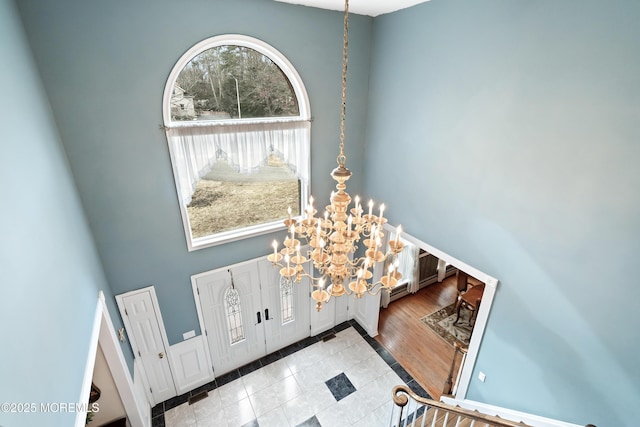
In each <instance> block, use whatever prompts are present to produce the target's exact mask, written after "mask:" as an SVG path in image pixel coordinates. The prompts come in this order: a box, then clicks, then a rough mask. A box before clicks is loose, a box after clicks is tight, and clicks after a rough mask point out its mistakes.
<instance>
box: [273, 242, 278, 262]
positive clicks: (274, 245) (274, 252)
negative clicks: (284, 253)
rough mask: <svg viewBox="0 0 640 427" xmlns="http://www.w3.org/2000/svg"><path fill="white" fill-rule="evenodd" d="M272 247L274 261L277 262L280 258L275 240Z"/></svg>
mask: <svg viewBox="0 0 640 427" xmlns="http://www.w3.org/2000/svg"><path fill="white" fill-rule="evenodd" d="M272 246H273V259H274V261H276V260H277V258H278V242H277V241H275V240H274V241H273V244H272Z"/></svg>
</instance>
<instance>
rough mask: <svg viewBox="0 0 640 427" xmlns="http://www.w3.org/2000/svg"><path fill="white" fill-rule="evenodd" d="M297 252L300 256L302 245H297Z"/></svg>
mask: <svg viewBox="0 0 640 427" xmlns="http://www.w3.org/2000/svg"><path fill="white" fill-rule="evenodd" d="M296 252H297V253H298V257H299V256H300V245H297V246H296Z"/></svg>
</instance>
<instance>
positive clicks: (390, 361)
mask: <svg viewBox="0 0 640 427" xmlns="http://www.w3.org/2000/svg"><path fill="white" fill-rule="evenodd" d="M349 328H354V329H355V330H356V331H358V333H359V334H360V336H362V338H364V340H365V341H366V342H367V343H369V345H370V346H371V348H373V349H374V350H375V351H376V352H377V353H378V355H379V356H380V357H381V358H382V360H384V361H385V362H386V363H387V365H389V366H390V367H391V369H393V371H394V372H395V373H396V374H398V376H399V377H400V379H402V381H404V382H405V383H406V384H407V385H408V386H409V388H411V389H412V390H413V391H414V392H416V393H418V394H419V395H420V396H425V397H427V398H429V399H431V396H429V394H428V393H427V392H426V391H424V389H423V388H422V387H421V386H420V384H418V382H417V381H416V380H415V379H414V378H413V377H412V376H411V375H409V373H408V372H407V371H406V370H405V369H404V368H403V367H402V366H400V363H398V362H397V361H396V359H395V358H394V357H393V356H392V355H391V353H389V352H388V351H387V349H385V348H384V347H383V346H382V345H381V344H380V343H379V342H378V341H376V340H375V338H372V337H370V336H369V335H368V334H367V332H366V331H365V330H364V328H363V327H362V326H360V324H359V323H358V322H356V321H355V320H353V319H352V320H347V321H346V322H342V323H340V324H339V325H336V326H334V327H333V328H331V329H329V330H327V331H324V332H321V333H320V334H318V335H315V336H312V337H308V338H305V339H303V340H301V341H298V342H296V343H293V344H291V345H288V346H287V347H285V348H282V349H280V350H278V351H275V352H273V353H271V354H268V355H266V356H264V357H262V358H260V359H258V360H256V361H254V362H251V363H248V364H246V365H244V366H241V367H239V368H238V369H234V370H233V371H231V372H227V373H226V374H224V375H221V376H219V377H217V378H216V379H214V380H213V381H211V382H210V383H207V384H205V385H202V386H200V387H198V388H196V389H194V390H191V391H190V392H187V393H184V394H181V395H180V396H176V397H172V398H171V399H169V400H165V401H164V402H162V403H159V404H157V405H156V406H154V407H153V408H152V409H151V426H152V427H165V423H164V413H165V412H166V411H168V410H169V409H173V408H175V407H176V406H179V405H182V404H183V403H186V402H188V401H189V399H190V398H191V397H192V396H195V395H197V394H199V393H202V392H203V391H212V390H215V389H216V388H218V387H222V386H223V385H225V384H228V383H230V382H231V381H234V380H237V379H238V378H240V377H242V376H244V375H247V374H249V373H251V372H254V371H256V370H258V369H261V368H264V367H265V366H267V365H269V364H271V363H273V362H276V361H278V360H280V359H283V358H285V357H286V356H289V355H290V354H293V353H295V352H297V351H300V350H302V349H305V348H307V347H309V346H311V345H313V344H315V343H317V342H319V341H321V340H322V337H324V336H326V335H330V334H337V333H338V332H341V331H344V330H345V329H349Z"/></svg>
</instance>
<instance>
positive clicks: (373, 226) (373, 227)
mask: <svg viewBox="0 0 640 427" xmlns="http://www.w3.org/2000/svg"><path fill="white" fill-rule="evenodd" d="M376 234H377V231H376V225H375V224H373V225H372V226H371V237H370V239H369V240H370V241H371V244H373V239H375V235H376Z"/></svg>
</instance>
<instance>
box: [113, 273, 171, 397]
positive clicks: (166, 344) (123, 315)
mask: <svg viewBox="0 0 640 427" xmlns="http://www.w3.org/2000/svg"><path fill="white" fill-rule="evenodd" d="M144 292H149V296H150V297H151V304H152V305H153V310H154V312H155V315H156V320H157V321H158V328H159V329H160V337H161V339H162V345H163V346H164V349H165V351H164V354H165V357H166V358H167V360H168V362H169V363H168V365H169V371H170V372H171V382H172V383H173V389H174V390H175V393H176V394H175V395H177V393H178V391H177V390H178V387H177V386H176V381H175V378H174V375H173V370H172V369H171V366H172V364H173V360H172V358H171V351H169V350H170V345H169V339H168V338H167V331H166V330H165V328H164V320H163V319H162V312H161V311H160V304H159V303H158V297H157V295H156V288H155V287H154V286H153V285H151V286H147V287H146V288H140V289H136V290H133V291H129V292H125V293H124V294H120V295H116V303H117V305H118V310H120V317H121V318H122V322H123V324H124V328H125V330H126V331H127V336H128V337H129V344H130V345H131V351H133V357H134V365H136V364H137V365H138V367H139V368H140V369H141V371H142V376H143V382H144V384H145V388H144V391H145V395H146V396H147V400H148V401H149V402H150V403H151V405H157V404H158V403H160V402H156V400H155V397H154V396H153V394H152V393H150V392H149V387H150V385H149V380H148V378H147V377H146V375H147V374H146V369H145V366H144V363H142V360H141V358H140V357H136V354H137V353H138V344H137V343H136V340H135V336H134V335H133V334H131V333H130V331H131V323H129V317H128V316H127V315H126V313H125V307H124V299H125V298H126V297H129V296H133V295H137V294H141V293H144ZM175 395H174V396H175Z"/></svg>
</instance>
